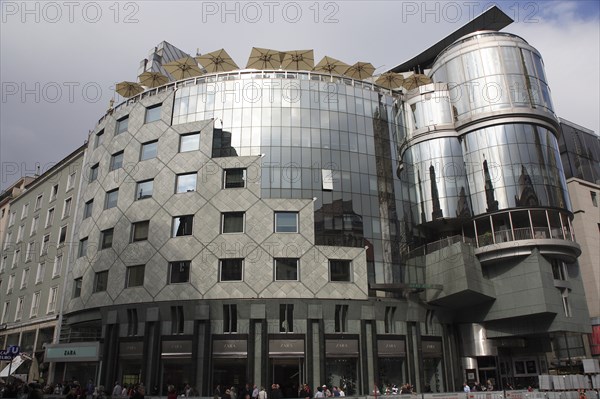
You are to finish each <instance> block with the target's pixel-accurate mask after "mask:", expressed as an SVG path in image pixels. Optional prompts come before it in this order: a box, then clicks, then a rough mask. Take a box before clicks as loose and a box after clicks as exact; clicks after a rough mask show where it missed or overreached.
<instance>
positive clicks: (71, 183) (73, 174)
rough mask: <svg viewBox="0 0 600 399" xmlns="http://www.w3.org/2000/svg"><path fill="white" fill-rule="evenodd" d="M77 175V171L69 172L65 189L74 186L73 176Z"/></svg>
mask: <svg viewBox="0 0 600 399" xmlns="http://www.w3.org/2000/svg"><path fill="white" fill-rule="evenodd" d="M76 175H77V172H73V173H71V174H69V177H67V191H69V190H71V189H73V187H75V176H76Z"/></svg>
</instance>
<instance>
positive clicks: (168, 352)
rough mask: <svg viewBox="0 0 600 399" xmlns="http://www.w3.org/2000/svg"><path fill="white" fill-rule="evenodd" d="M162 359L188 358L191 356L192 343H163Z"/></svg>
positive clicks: (187, 341)
mask: <svg viewBox="0 0 600 399" xmlns="http://www.w3.org/2000/svg"><path fill="white" fill-rule="evenodd" d="M161 356H162V357H190V356H192V341H189V340H186V341H163V342H162V353H161Z"/></svg>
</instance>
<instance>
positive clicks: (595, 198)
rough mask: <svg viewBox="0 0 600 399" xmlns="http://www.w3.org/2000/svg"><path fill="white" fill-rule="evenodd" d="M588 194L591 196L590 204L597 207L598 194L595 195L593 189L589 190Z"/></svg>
mask: <svg viewBox="0 0 600 399" xmlns="http://www.w3.org/2000/svg"><path fill="white" fill-rule="evenodd" d="M590 194H591V196H592V205H594V206H595V207H596V208H597V207H598V196H597V194H596V192H594V191H590Z"/></svg>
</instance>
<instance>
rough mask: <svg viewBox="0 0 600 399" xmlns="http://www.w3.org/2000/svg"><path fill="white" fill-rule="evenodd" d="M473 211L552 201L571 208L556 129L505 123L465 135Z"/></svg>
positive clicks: (556, 204) (536, 204)
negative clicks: (554, 132)
mask: <svg viewBox="0 0 600 399" xmlns="http://www.w3.org/2000/svg"><path fill="white" fill-rule="evenodd" d="M463 150H464V156H465V157H464V160H465V165H466V168H467V176H468V180H469V188H470V193H471V200H472V203H473V211H474V214H476V215H479V214H483V213H486V212H493V211H497V210H499V209H508V208H519V207H537V206H549V207H557V208H562V209H569V210H570V209H571V204H570V201H569V195H568V192H567V185H566V181H565V179H564V171H563V167H562V163H561V161H560V155H559V152H558V143H557V140H556V137H555V136H554V134H553V133H552V132H551V131H549V130H547V129H545V128H542V127H540V126H536V125H529V124H506V125H497V126H491V127H487V128H484V129H479V130H476V131H474V132H471V133H468V134H466V135H465V136H464V139H463Z"/></svg>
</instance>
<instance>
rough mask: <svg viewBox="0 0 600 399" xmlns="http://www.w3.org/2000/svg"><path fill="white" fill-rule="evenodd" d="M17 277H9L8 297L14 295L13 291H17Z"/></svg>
mask: <svg viewBox="0 0 600 399" xmlns="http://www.w3.org/2000/svg"><path fill="white" fill-rule="evenodd" d="M15 277H16V274H15V273H13V274H11V275H10V276H8V283H7V284H6V295H9V294H12V292H13V290H14V289H15Z"/></svg>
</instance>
